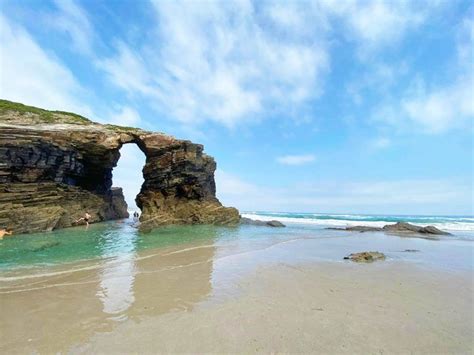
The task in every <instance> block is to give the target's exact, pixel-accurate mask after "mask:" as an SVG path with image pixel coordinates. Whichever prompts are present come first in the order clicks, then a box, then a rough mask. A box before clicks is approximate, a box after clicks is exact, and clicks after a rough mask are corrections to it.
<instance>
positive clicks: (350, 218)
mask: <svg viewBox="0 0 474 355" xmlns="http://www.w3.org/2000/svg"><path fill="white" fill-rule="evenodd" d="M242 216H243V217H248V218H252V219H260V220H263V221H268V220H272V219H276V220H279V221H281V222H283V223H287V224H288V223H289V224H307V225H314V226H322V227H346V226H356V225H365V226H373V227H383V226H384V225H386V224H391V223H396V222H408V223H412V224H416V225H420V226H428V225H432V226H435V227H437V228H439V229H441V230H446V231H449V232H451V233H453V234H456V233H459V232H461V234H463V235H470V234H471V233H462V232H473V234H474V217H473V216H417V215H369V214H325V213H292V212H265V211H256V212H243V213H242ZM473 236H474V235H473Z"/></svg>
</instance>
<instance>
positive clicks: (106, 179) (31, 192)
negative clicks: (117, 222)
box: [0, 110, 239, 233]
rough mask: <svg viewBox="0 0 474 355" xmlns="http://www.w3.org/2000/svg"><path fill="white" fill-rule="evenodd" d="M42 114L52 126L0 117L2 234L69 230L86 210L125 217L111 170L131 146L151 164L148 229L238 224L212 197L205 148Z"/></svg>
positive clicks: (146, 187)
mask: <svg viewBox="0 0 474 355" xmlns="http://www.w3.org/2000/svg"><path fill="white" fill-rule="evenodd" d="M42 111H44V112H47V113H49V114H51V116H52V118H53V120H52V119H51V117H49V118H48V120H47V122H45V119H44V117H43V116H42V115H41V114H40V115H38V114H36V113H34V112H28V113H27V114H25V113H23V112H20V113H18V112H16V111H15V110H10V111H0V228H5V227H8V228H12V229H14V230H15V232H16V233H26V232H37V231H45V230H52V229H56V228H64V227H68V226H72V225H73V224H74V221H75V220H76V219H78V218H79V217H80V216H81V215H82V214H83V213H84V212H85V211H86V210H87V211H89V213H91V214H92V220H93V221H104V220H110V219H118V218H124V217H127V216H128V213H127V208H126V207H127V206H126V203H125V200H124V198H123V194H122V191H121V189H120V188H118V189H115V188H112V169H113V168H114V167H115V166H116V165H117V162H118V159H119V158H120V153H119V150H120V148H121V147H122V145H123V144H126V143H135V144H137V146H138V147H139V148H140V149H141V150H142V151H143V153H144V154H145V157H146V163H145V166H144V168H143V176H144V183H143V185H142V188H141V191H140V193H139V194H138V196H137V198H136V202H137V205H138V207H139V208H140V209H141V210H142V215H141V222H142V227H143V228H144V229H149V228H153V227H156V226H159V225H165V224H189V223H199V224H223V225H229V224H237V223H238V220H239V213H238V211H237V210H236V209H235V208H229V207H224V206H222V205H221V203H220V202H219V200H218V199H217V198H216V196H215V193H216V186H215V182H214V171H215V169H216V163H215V161H214V159H213V158H212V157H210V156H208V155H206V154H204V152H203V146H202V145H200V144H195V143H192V142H190V141H187V140H179V139H175V138H173V137H170V136H167V135H165V134H162V133H156V132H148V131H143V130H140V129H133V128H125V127H118V126H111V125H101V124H97V123H93V122H91V121H88V120H86V119H83V120H82V121H80V122H77V119H75V120H72V118H71V117H73V118H74V117H75V116H70V115H72V114H67V113H63V112H60V113H57V112H55V111H45V110H42ZM51 121H53V123H51Z"/></svg>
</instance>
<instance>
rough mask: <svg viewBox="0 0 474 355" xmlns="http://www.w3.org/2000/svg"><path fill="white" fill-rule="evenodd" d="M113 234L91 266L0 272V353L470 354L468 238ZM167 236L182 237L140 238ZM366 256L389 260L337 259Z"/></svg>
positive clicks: (294, 232) (298, 231) (191, 231)
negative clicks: (368, 253)
mask: <svg viewBox="0 0 474 355" xmlns="http://www.w3.org/2000/svg"><path fill="white" fill-rule="evenodd" d="M125 227H127V226H126V225H124V226H123V228H125ZM96 228H98V227H91V229H89V233H91V232H93V231H94V230H95V229H96ZM120 228H122V227H120ZM120 231H121V233H122V234H120ZM124 231H126V230H125V229H119V230H118V232H117V238H119V239H114V237H110V236H109V237H108V238H110V239H108V240H104V241H103V243H105V244H103V243H102V244H101V245H102V248H103V257H101V258H98V259H89V260H84V261H77V262H74V263H72V264H71V263H63V262H59V263H58V264H54V265H51V266H39V267H33V268H32V269H23V270H16V271H14V272H13V273H12V272H9V271H3V272H0V274H1V275H0V276H2V278H1V279H0V298H1V302H2V310H4V311H3V314H2V323H1V325H0V334H2V335H1V337H2V339H1V340H2V341H1V344H2V345H0V349H1V350H2V352H5V353H25V352H39V353H51V352H72V353H90V352H103V353H114V352H115V353H116V352H139V353H151V352H245V353H248V352H262V353H268V352H317V351H319V352H338V353H344V352H356V353H357V352H359V353H379V352H380V351H383V352H410V351H411V352H415V353H433V352H455V353H469V352H470V351H472V341H471V339H470V334H472V331H473V325H472V324H473V323H472V312H468V311H467V310H471V309H472V307H473V298H472V297H473V296H472V293H473V281H472V260H471V256H472V242H471V241H464V240H457V239H449V238H446V239H442V240H436V241H433V240H423V239H412V238H403V237H396V236H386V235H383V234H381V233H375V234H370V235H369V234H362V235H360V234H358V233H356V234H350V233H347V232H339V231H324V230H309V229H305V228H300V227H292V226H290V227H289V228H281V229H278V230H275V229H272V228H268V227H252V226H246V227H240V228H235V229H225V228H204V227H196V226H194V227H186V228H185V227H180V228H179V229H175V228H165V229H162V230H160V231H159V232H157V234H151V235H145V236H134V237H133V238H138V239H133V238H130V240H124V239H123V238H124ZM178 232H179V233H181V234H182V235H183V239H182V241H181V242H179V241H177V242H176V243H169V244H166V243H165V244H163V245H162V244H159V245H154V244H152V242H153V240H160V241H161V240H163V238H167V235H169V236H170V238H171V235H173V234H176V233H178ZM196 234H197V235H200V236H197V237H196V236H195V235H196ZM191 235H192V236H194V237H193V238H191V239H190V238H189V236H191ZM65 238H66V239H67V238H68V237H65ZM75 238H79V239H80V238H83V237H82V236H81V235H76V236H75ZM173 238H176V236H174V237H173ZM170 240H171V239H170ZM118 241H120V243H118ZM78 242H79V241H78ZM145 242H147V243H151V244H150V247H149V248H145V249H137V245H140V243H145ZM107 243H109V244H107ZM107 245H110V247H111V248H108V247H107ZM114 248H115V249H114ZM372 248H375V249H377V250H380V251H383V252H384V253H386V254H387V260H385V261H380V262H375V263H371V264H362V265H361V264H355V263H352V262H349V261H343V260H342V258H343V256H345V255H346V254H347V253H348V252H356V251H362V250H367V249H372ZM406 248H413V249H419V250H420V252H417V253H404V252H403V250H404V249H406ZM51 251H54V248H51ZM20 310H21V311H20ZM45 319H48V321H47V322H45V321H44V320H45ZM183 334H186V336H185V337H183Z"/></svg>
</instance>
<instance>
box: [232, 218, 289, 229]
mask: <svg viewBox="0 0 474 355" xmlns="http://www.w3.org/2000/svg"><path fill="white" fill-rule="evenodd" d="M240 224H250V225H253V226H265V227H277V228H281V227H285V225H284V224H283V223H281V222H280V221H277V220H272V221H260V220H258V219H251V218H247V217H241V218H240Z"/></svg>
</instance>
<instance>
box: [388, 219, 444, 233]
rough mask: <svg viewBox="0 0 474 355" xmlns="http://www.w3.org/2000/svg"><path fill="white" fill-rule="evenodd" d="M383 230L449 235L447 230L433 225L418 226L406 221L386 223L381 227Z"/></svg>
mask: <svg viewBox="0 0 474 355" xmlns="http://www.w3.org/2000/svg"><path fill="white" fill-rule="evenodd" d="M383 230H384V231H388V232H401V233H421V234H434V235H450V233H448V232H444V231H442V230H439V229H438V228H436V227H434V226H427V227H420V226H416V225H414V224H410V223H406V222H397V223H395V224H387V225H386V226H384V227H383Z"/></svg>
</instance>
